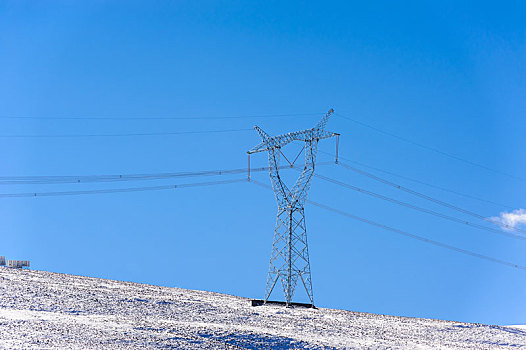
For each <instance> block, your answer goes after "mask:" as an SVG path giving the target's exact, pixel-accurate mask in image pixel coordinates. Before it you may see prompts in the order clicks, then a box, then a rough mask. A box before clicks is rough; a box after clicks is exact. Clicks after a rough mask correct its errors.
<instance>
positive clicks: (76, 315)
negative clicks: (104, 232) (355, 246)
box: [0, 268, 526, 349]
mask: <svg viewBox="0 0 526 350" xmlns="http://www.w3.org/2000/svg"><path fill="white" fill-rule="evenodd" d="M0 348H1V349H142V348H151V349H508V348H513V349H526V330H524V329H520V328H512V327H501V326H488V325H482V324H468V323H459V322H450V321H439V320H428V319H418V318H404V317H394V316H382V315H373V314H366V313H358V312H351V311H343V310H332V309H304V308H284V307H281V306H258V307H251V306H250V305H249V300H248V299H244V298H240V297H235V296H230V295H224V294H217V293H211V292H203V291H193V290H184V289H178V288H166V287H157V286H151V285H144V284H137V283H130V282H119V281H111V280H103V279H97V278H89V277H81V276H72V275H64V274H57V273H51V272H44V271H32V270H12V269H8V268H0Z"/></svg>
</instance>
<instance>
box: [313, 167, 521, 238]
mask: <svg viewBox="0 0 526 350" xmlns="http://www.w3.org/2000/svg"><path fill="white" fill-rule="evenodd" d="M314 176H316V177H318V178H320V179H322V180H324V181H327V182H331V183H333V184H336V185H339V186H342V187H346V188H348V189H351V190H354V191H357V192H360V193H363V194H366V195H369V196H372V197H375V198H378V199H382V200H385V201H388V202H391V203H394V204H397V205H400V206H403V207H406V208H410V209H413V210H417V211H420V212H422V213H426V214H430V215H434V216H437V217H439V218H442V219H446V220H449V221H453V222H456V223H459V224H463V225H467V226H471V227H475V228H478V229H481V230H485V231H489V232H492V233H496V234H499V235H503V236H507V237H511V238H515V239H519V240H522V241H526V236H522V235H518V234H514V233H511V232H506V231H502V230H499V229H496V228H492V227H487V226H484V225H479V224H477V223H473V222H469V221H466V220H462V219H459V218H456V217H454V216H449V215H446V214H442V213H439V212H437V211H434V210H430V209H427V208H423V207H419V206H417V205H414V204H411V203H407V202H403V201H399V200H397V199H394V198H391V197H387V196H384V195H381V194H378V193H375V192H372V191H368V190H365V189H362V188H360V187H357V186H354V185H351V184H348V183H345V182H341V181H338V180H335V179H332V178H330V177H327V176H323V175H319V174H314Z"/></svg>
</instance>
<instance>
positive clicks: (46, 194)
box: [0, 178, 247, 198]
mask: <svg viewBox="0 0 526 350" xmlns="http://www.w3.org/2000/svg"><path fill="white" fill-rule="evenodd" d="M245 181H247V179H245V178H243V179H232V180H223V181H209V182H197V183H188V184H180V185H165V186H149V187H129V188H111V189H101V190H85V191H59V192H29V193H3V194H0V198H21V197H52V196H53V197H55V196H78V195H85V194H105V193H121V192H144V191H160V190H172V189H178V188H187V187H201V186H214V185H225V184H231V183H237V182H245Z"/></svg>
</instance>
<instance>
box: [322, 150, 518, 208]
mask: <svg viewBox="0 0 526 350" xmlns="http://www.w3.org/2000/svg"><path fill="white" fill-rule="evenodd" d="M318 152H320V153H324V154H327V155H330V156H333V157H334V154H333V153H330V152H325V151H322V150H318ZM338 159H343V160H345V161H348V162H351V163H354V164H357V165H358V166H360V167H363V168H368V169H372V170H375V171H379V172H381V173H384V174H388V175H392V176H395V177H399V178H401V179H404V180H408V181H411V182H415V183H418V184H420V185H424V186H427V187H431V188H435V189H438V190H440V191H444V192H448V193H453V194H455V195H457V196H461V197H465V198H469V199H474V200H476V201H479V202H483V203H489V204H493V205H495V206H499V207H504V208H508V209H515V208H516V207H513V206H511V205H507V204H502V203H498V202H495V201H492V200H489V199H485V198H481V197H479V196H473V195H471V194H466V193H462V192H458V191H455V190H451V189H448V188H445V187H442V186H437V185H434V184H430V183H428V182H424V181H422V180H418V179H415V178H412V177H409V176H405V175H400V174H397V173H394V172H392V171H389V170H385V169H381V168H378V167H375V166H371V165H367V164H364V163H362V162H358V161H356V160H352V159H349V158H345V157H342V156H340V155H338Z"/></svg>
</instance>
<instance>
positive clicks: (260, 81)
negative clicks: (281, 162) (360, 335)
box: [0, 1, 526, 324]
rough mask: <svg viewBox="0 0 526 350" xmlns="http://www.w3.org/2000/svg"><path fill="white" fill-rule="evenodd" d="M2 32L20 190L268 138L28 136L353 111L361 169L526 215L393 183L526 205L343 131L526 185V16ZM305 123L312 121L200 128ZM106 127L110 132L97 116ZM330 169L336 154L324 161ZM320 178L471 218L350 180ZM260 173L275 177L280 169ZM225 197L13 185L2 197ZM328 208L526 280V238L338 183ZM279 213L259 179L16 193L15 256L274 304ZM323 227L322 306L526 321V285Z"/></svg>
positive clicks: (344, 228)
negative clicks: (37, 178) (46, 178)
mask: <svg viewBox="0 0 526 350" xmlns="http://www.w3.org/2000/svg"><path fill="white" fill-rule="evenodd" d="M0 33H1V35H0V77H1V79H0V117H2V118H0V125H1V131H0V147H1V149H3V150H4V151H3V152H2V155H3V157H2V162H0V176H28V175H92V174H129V173H159V172H178V171H199V170H207V169H230V168H239V167H244V166H246V161H247V160H246V153H245V152H246V150H248V149H249V148H251V147H252V146H254V145H256V144H257V143H258V142H259V141H260V140H259V137H258V135H257V133H256V132H255V131H252V130H247V131H238V132H232V133H222V134H184V135H165V136H135V137H22V138H16V137H7V136H13V135H70V134H125V133H157V132H178V131H200V130H222V129H249V128H252V127H253V126H254V125H255V124H257V125H259V126H261V127H262V128H263V129H264V130H266V131H267V132H269V133H270V134H278V133H282V132H288V131H294V130H299V129H304V128H308V127H312V126H314V124H315V123H316V122H317V120H318V119H319V118H320V117H321V116H322V115H323V114H324V113H325V112H326V111H327V110H328V109H329V108H334V109H335V110H336V113H337V114H338V115H335V116H334V117H333V118H332V119H331V120H330V122H329V124H328V126H327V128H328V129H329V130H331V131H336V132H339V133H341V135H342V136H341V138H340V154H341V155H342V156H343V157H345V158H348V159H350V160H353V161H357V162H361V163H363V164H366V165H369V166H374V167H377V168H380V169H383V170H388V171H391V172H394V173H396V174H400V175H404V176H409V177H412V178H415V179H418V180H420V181H424V182H427V183H431V184H434V185H437V186H442V187H445V188H447V189H451V190H454V191H458V192H462V193H466V194H470V195H474V196H478V197H482V198H484V199H488V200H491V201H494V202H498V203H501V204H504V205H507V206H508V207H505V206H502V205H494V204H490V203H484V202H480V201H475V200H471V199H468V198H466V197H462V196H458V195H455V194H452V193H448V192H444V191H440V190H438V189H433V188H429V187H426V186H424V185H420V184H416V183H413V182H408V181H406V180H404V179H400V178H396V177H392V176H390V175H386V174H384V173H376V174H378V175H380V176H382V177H386V178H388V179H390V180H393V181H395V182H399V183H400V184H403V185H405V186H408V187H411V188H412V189H415V190H417V191H420V192H424V193H426V194H428V195H431V196H433V197H435V198H438V199H441V200H444V201H448V202H451V203H455V204H456V205H458V206H461V207H463V208H467V209H469V210H472V211H474V212H477V213H480V214H482V215H484V216H487V217H492V216H498V215H499V213H500V212H502V211H510V210H512V209H520V208H525V207H526V202H525V199H524V198H525V197H526V182H525V181H522V180H517V179H514V178H511V177H509V176H504V175H500V174H498V173H495V172H492V171H488V170H484V169H482V168H480V167H476V166H472V165H469V164H467V163H465V162H462V161H458V160H455V159H452V158H450V157H446V156H444V155H441V154H438V153H436V152H431V151H429V150H426V149H423V148H420V147H417V146H415V145H413V144H409V143H406V142H403V141H400V140H398V139H396V138H392V137H388V136H386V135H384V134H381V133H379V132H377V131H375V130H373V129H370V128H367V127H364V126H362V125H360V124H357V123H353V122H352V121H349V120H346V119H344V118H342V117H341V115H343V116H347V117H350V118H352V119H354V120H357V121H360V122H363V123H366V124H368V125H371V126H374V127H376V128H379V129H381V130H385V131H388V132H391V133H393V134H396V135H399V136H401V137H404V138H407V139H410V140H412V141H414V142H417V143H421V144H425V145H427V146H429V147H434V148H437V149H439V150H441V151H443V152H447V153H450V154H453V155H456V156H458V157H461V158H462V159H466V160H469V161H472V162H476V163H479V164H482V165H485V166H487V167H491V168H493V169H497V170H499V171H501V172H505V173H509V174H513V175H515V176H518V177H523V178H524V177H526V175H525V174H526V157H524V155H523V153H524V149H525V147H526V141H525V138H524V135H525V134H526V122H525V121H524V116H525V112H526V6H525V5H524V3H523V2H519V1H517V2H507V1H502V2H499V3H498V4H495V3H494V2H478V3H477V4H476V5H473V4H469V3H468V2H458V1H445V2H440V3H439V2H420V1H419V2H410V1H409V2H403V3H398V4H392V3H391V2H367V4H365V3H350V2H326V1H324V2H286V3H285V4H284V3H283V2H277V1H268V2H264V3H258V2H254V3H252V4H250V3H248V2H241V1H240V2H234V1H233V2H229V3H220V2H209V1H200V2H191V1H188V2H184V1H178V2H162V1H157V2H148V3H142V2H130V1H127V2H117V1H115V2H111V1H92V2H82V3H81V2H66V1H64V2H60V1H54V2H38V3H35V2H26V1H7V2H6V1H0ZM291 114H305V115H301V116H288V117H273V118H256V117H247V118H236V119H198V118H203V117H206V118H208V117H224V116H257V115H291ZM6 117H31V118H27V119H24V118H6ZM86 117H109V118H111V119H103V120H96V119H82V118H86ZM148 117H157V118H164V117H192V118H191V119H148ZM50 118H70V119H50ZM130 118H145V119H136V120H133V119H130ZM320 149H321V150H322V151H324V152H333V151H334V142H333V141H332V140H327V141H324V142H323V143H322V144H320ZM252 160H253V164H254V166H265V164H266V157H265V156H264V155H263V154H261V155H258V156H254V157H253V158H252ZM319 160H320V161H327V160H330V157H329V156H327V155H326V154H325V153H320V155H319ZM317 171H318V172H319V173H320V174H323V175H326V176H329V177H331V178H335V179H339V180H341V181H345V182H346V183H350V184H353V185H356V186H359V187H362V188H366V189H369V190H371V191H375V192H379V193H382V194H385V195H388V196H391V197H395V198H397V199H400V200H404V201H408V202H411V203H413V204H417V205H420V206H425V207H427V208H430V209H433V210H437V211H440V212H443V213H445V214H448V215H452V216H458V217H462V216H461V215H460V214H459V213H457V212H454V211H451V210H448V209H445V208H442V207H439V206H436V205H432V204H430V203H427V202H425V201H422V200H419V199H417V198H414V197H411V196H409V195H407V194H404V193H403V192H400V191H397V190H395V189H393V188H389V187H387V186H385V185H382V184H379V183H376V182H374V181H372V180H370V179H367V178H364V177H363V176H360V175H357V174H354V173H352V172H349V171H347V170H345V169H343V168H342V167H338V166H336V165H325V166H320V167H318V169H317ZM371 171H372V170H371ZM254 177H255V178H256V179H258V180H260V181H265V182H267V183H268V182H269V179H268V176H267V175H266V174H265V173H261V174H256V175H254ZM207 180H210V179H209V178H205V179H199V178H197V179H175V180H169V181H168V180H166V181H150V182H147V183H145V182H140V183H131V182H128V183H124V184H121V183H117V184H115V183H110V184H105V183H102V184H86V185H84V184H80V185H79V184H74V185H32V186H30V185H1V186H2V188H1V189H0V190H1V191H0V192H1V193H19V192H33V191H39V192H46V191H68V190H79V189H83V190H84V189H101V188H118V187H133V186H150V185H162V184H175V183H188V182H193V181H207ZM309 198H310V199H312V200H315V201H319V202H322V203H325V204H327V205H331V206H333V207H336V208H339V209H341V210H345V211H347V212H349V213H353V214H355V215H358V216H361V217H364V218H368V219H373V220H375V221H377V222H380V223H384V224H387V225H390V226H393V227H397V228H400V229H403V230H406V231H408V232H411V233H415V234H419V235H422V236H425V237H428V238H430V239H434V240H437V241H441V242H444V243H447V244H451V245H454V246H457V247H460V248H464V249H469V250H472V251H475V252H478V253H481V254H485V255H488V256H492V257H495V258H499V259H503V260H507V261H512V262H515V263H517V264H522V265H526V255H525V252H526V242H524V241H522V242H521V241H518V240H514V239H510V238H507V237H502V236H499V235H495V234H492V233H489V232H485V231H481V230H477V229H474V228H470V227H467V226H463V225H459V224H456V223H452V222H448V221H444V220H441V219H439V218H436V217H433V216H429V215H425V214H422V213H418V212H415V211H411V210H409V209H407V208H402V207H399V206H396V205H394V204H392V203H387V202H384V201H380V200H378V199H374V198H369V197H367V196H365V195H363V194H360V193H355V192H353V191H350V190H346V189H343V188H341V187H338V186H336V185H333V184H329V183H325V182H323V181H322V180H320V179H314V180H313V184H312V189H311V192H310V196H309ZM275 214H276V203H275V200H274V196H273V194H272V193H271V192H269V191H267V190H265V189H262V188H259V187H257V186H254V185H251V184H249V183H239V184H231V185H223V186H217V187H198V188H186V189H179V190H175V191H151V192H140V193H122V194H100V195H85V196H66V197H45V198H2V199H0V219H1V222H2V223H3V225H2V234H1V236H2V244H1V251H0V254H1V255H5V256H6V257H7V258H8V259H9V258H14V259H29V260H31V261H32V264H33V267H34V268H35V269H41V270H49V271H55V272H64V273H71V274H80V275H88V276H96V277H103V278H112V279H119V280H129V281H136V282H143V283H150V284H160V285H164V286H177V287H181V288H190V289H203V290H210V291H217V292H221V293H228V294H235V295H240V296H246V297H256V298H261V297H263V293H264V288H265V279H266V272H267V266H268V258H269V254H270V249H271V244H272V234H273V228H274V227H273V226H274V220H275ZM306 214H307V228H308V234H309V244H310V254H311V267H312V273H313V288H314V298H315V302H316V304H317V305H319V306H322V307H333V308H343V309H349V310H356V311H366V312H373V313H381V314H391V315H401V316H414V317H431V318H441V319H452V320H459V321H470V322H483V323H492V324H524V323H526V303H525V302H524V296H525V295H526V272H525V271H521V270H517V269H512V268H509V267H505V266H501V265H498V264H493V263H490V262H487V261H484V260H480V259H476V258H473V257H470V256H466V255H462V254H459V253H455V252H452V251H449V250H445V249H441V248H438V247H434V246H431V245H428V244H425V243H422V242H419V241H415V240H411V239H409V238H406V237H402V236H398V235H396V234H393V233H391V232H388V231H383V230H381V229H379V228H377V227H373V226H369V225H366V224H363V223H360V222H356V221H353V220H350V219H348V218H346V217H343V216H339V215H337V214H335V213H332V212H328V211H325V210H323V209H321V208H318V207H314V206H312V205H310V206H309V205H307V207H306ZM467 219H469V220H472V219H473V218H469V217H468V218H467ZM482 223H483V222H482ZM299 297H300V296H299Z"/></svg>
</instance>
